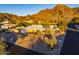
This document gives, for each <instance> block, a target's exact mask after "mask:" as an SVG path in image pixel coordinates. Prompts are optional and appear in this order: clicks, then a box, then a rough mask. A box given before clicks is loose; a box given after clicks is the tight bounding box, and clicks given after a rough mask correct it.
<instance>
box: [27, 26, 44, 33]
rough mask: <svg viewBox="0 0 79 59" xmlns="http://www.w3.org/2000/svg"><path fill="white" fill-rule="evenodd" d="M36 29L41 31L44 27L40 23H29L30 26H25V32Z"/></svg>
mask: <svg viewBox="0 0 79 59" xmlns="http://www.w3.org/2000/svg"><path fill="white" fill-rule="evenodd" d="M37 30H39V31H41V32H42V31H43V30H45V28H43V26H42V25H31V26H28V27H26V31H27V32H33V31H37Z"/></svg>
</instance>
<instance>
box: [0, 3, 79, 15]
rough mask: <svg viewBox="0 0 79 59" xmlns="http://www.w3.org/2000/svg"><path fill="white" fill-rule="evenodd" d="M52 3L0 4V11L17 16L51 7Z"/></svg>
mask: <svg viewBox="0 0 79 59" xmlns="http://www.w3.org/2000/svg"><path fill="white" fill-rule="evenodd" d="M67 5H68V6H70V7H79V4H67ZM54 6H55V5H54V4H0V13H10V14H16V15H19V16H24V15H31V14H35V13H38V12H39V11H40V10H43V9H48V8H53V7H54Z"/></svg>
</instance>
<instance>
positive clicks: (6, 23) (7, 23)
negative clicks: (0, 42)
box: [1, 21, 16, 29]
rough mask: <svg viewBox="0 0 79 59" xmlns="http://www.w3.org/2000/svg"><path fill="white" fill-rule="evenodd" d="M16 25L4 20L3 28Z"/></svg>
mask: <svg viewBox="0 0 79 59" xmlns="http://www.w3.org/2000/svg"><path fill="white" fill-rule="evenodd" d="M15 26H16V24H11V23H9V21H4V22H2V25H1V28H2V29H9V28H12V27H15Z"/></svg>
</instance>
